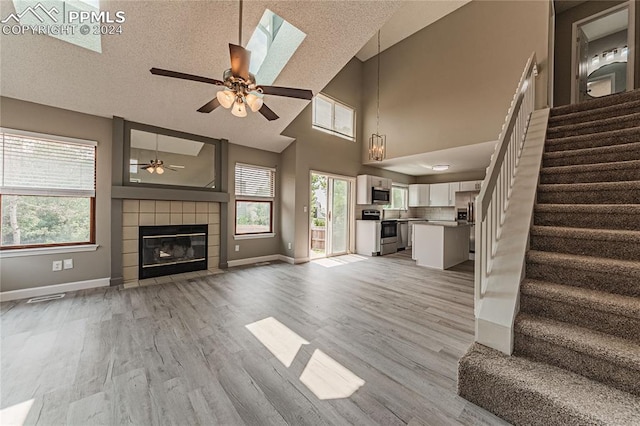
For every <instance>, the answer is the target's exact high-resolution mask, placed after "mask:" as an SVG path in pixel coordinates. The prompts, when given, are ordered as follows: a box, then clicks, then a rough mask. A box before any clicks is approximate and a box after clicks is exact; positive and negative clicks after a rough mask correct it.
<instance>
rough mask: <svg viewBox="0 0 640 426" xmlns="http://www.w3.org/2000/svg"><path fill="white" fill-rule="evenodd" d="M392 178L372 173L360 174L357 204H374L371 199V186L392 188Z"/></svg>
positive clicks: (357, 184) (357, 181)
mask: <svg viewBox="0 0 640 426" xmlns="http://www.w3.org/2000/svg"><path fill="white" fill-rule="evenodd" d="M391 185H392V181H391V179H387V178H381V177H377V176H371V175H359V176H357V177H356V204H367V205H369V204H373V203H372V200H371V188H376V189H387V190H389V191H390V190H391Z"/></svg>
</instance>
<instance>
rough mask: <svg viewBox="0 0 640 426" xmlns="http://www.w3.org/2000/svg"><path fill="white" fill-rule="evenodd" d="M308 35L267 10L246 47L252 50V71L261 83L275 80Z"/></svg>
mask: <svg viewBox="0 0 640 426" xmlns="http://www.w3.org/2000/svg"><path fill="white" fill-rule="evenodd" d="M306 36H307V35H306V34H305V33H303V32H302V31H300V30H299V29H297V28H296V27H294V26H293V25H291V24H290V23H288V22H287V21H285V20H284V19H283V18H281V17H280V16H278V15H276V14H275V13H273V12H272V11H270V10H269V9H266V10H265V11H264V14H263V15H262V18H260V22H259V23H258V26H257V27H256V29H255V31H254V32H253V35H252V36H251V39H250V40H249V43H247V50H249V51H251V66H250V68H249V71H250V72H251V73H253V74H255V76H256V81H257V82H258V83H259V84H265V85H268V84H272V83H273V82H274V81H275V80H276V78H277V77H278V75H279V74H280V72H281V71H282V70H283V69H284V67H285V65H287V62H289V60H290V59H291V57H292V56H293V54H294V53H295V51H296V50H297V49H298V46H300V44H301V43H302V40H304V38H305V37H306Z"/></svg>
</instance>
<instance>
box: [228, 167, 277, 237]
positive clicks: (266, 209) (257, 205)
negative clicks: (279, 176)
mask: <svg viewBox="0 0 640 426" xmlns="http://www.w3.org/2000/svg"><path fill="white" fill-rule="evenodd" d="M275 180H276V171H275V169H272V168H269V167H261V166H251V165H248V164H241V163H237V164H236V169H235V186H236V192H235V194H236V229H235V235H257V234H271V233H273V199H274V197H275V186H276V185H275Z"/></svg>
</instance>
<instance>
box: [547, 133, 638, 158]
mask: <svg viewBox="0 0 640 426" xmlns="http://www.w3.org/2000/svg"><path fill="white" fill-rule="evenodd" d="M634 142H640V128H639V127H630V128H627V129H621V130H613V131H609V132H603V133H595V134H588V135H580V136H568V137H562V138H555V139H547V140H546V142H545V152H554V151H566V150H571V149H583V148H595V147H599V146H610V145H619V144H626V143H634Z"/></svg>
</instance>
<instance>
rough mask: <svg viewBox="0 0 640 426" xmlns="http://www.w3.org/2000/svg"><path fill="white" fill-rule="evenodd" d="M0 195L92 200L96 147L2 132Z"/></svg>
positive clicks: (6, 131) (90, 144) (88, 144)
mask: <svg viewBox="0 0 640 426" xmlns="http://www.w3.org/2000/svg"><path fill="white" fill-rule="evenodd" d="M1 136H2V143H1V144H0V160H1V161H0V192H2V193H3V194H20V195H69V196H79V197H94V196H95V187H96V185H95V175H96V147H95V145H93V144H92V143H87V144H83V143H75V142H70V141H56V140H51V139H43V138H39V137H34V136H31V135H28V134H26V135H25V134H20V133H15V134H14V133H12V132H10V131H8V130H4V129H3V132H2V133H1Z"/></svg>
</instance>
